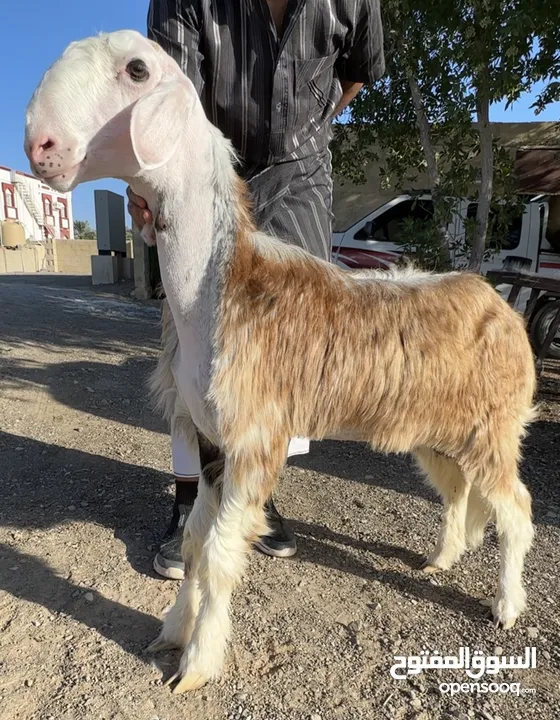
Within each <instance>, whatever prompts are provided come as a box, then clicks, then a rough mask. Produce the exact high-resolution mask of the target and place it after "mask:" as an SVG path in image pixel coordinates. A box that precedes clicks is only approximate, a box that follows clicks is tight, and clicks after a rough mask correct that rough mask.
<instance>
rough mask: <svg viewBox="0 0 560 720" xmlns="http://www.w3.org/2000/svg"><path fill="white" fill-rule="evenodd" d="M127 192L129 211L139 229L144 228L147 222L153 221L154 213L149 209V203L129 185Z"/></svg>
mask: <svg viewBox="0 0 560 720" xmlns="http://www.w3.org/2000/svg"><path fill="white" fill-rule="evenodd" d="M126 194H127V197H128V212H129V213H130V215H131V217H132V219H133V220H134V224H135V225H136V227H137V228H138V230H142V228H143V227H144V225H145V224H146V223H151V222H153V218H152V213H151V212H150V211H149V210H148V203H147V202H146V201H145V200H144V198H141V197H140V195H135V194H134V193H133V192H132V190H131V189H130V188H129V187H128V188H127V189H126Z"/></svg>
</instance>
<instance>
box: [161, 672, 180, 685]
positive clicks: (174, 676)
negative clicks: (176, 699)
mask: <svg viewBox="0 0 560 720" xmlns="http://www.w3.org/2000/svg"><path fill="white" fill-rule="evenodd" d="M180 675H181V671H180V670H177V672H176V673H173V675H172V676H171V677H170V678H167V680H166V681H165V682H164V683H163V687H169V686H170V685H171V683H172V682H175V680H177V678H178V677H180Z"/></svg>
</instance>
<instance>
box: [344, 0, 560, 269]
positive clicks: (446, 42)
mask: <svg viewBox="0 0 560 720" xmlns="http://www.w3.org/2000/svg"><path fill="white" fill-rule="evenodd" d="M556 2H557V0H543V2H542V3H541V4H540V5H539V6H538V7H536V5H535V3H533V2H530V0H414V1H413V0H385V2H384V3H383V12H384V28H385V45H386V58H387V73H386V75H385V77H384V78H383V79H382V80H380V81H379V82H378V83H376V84H375V85H373V86H370V87H367V88H364V90H363V91H362V92H361V93H360V95H359V96H358V98H356V100H355V102H354V104H353V106H352V108H351V112H350V120H351V122H350V123H349V124H347V125H337V126H336V127H335V143H334V145H333V160H334V164H335V170H336V171H337V173H338V174H339V175H341V176H343V177H347V178H349V179H351V180H353V181H354V182H359V181H360V180H362V179H363V178H364V168H365V165H366V164H367V162H368V161H369V160H371V159H373V158H375V159H376V160H378V161H380V164H381V177H382V182H383V184H384V185H385V186H390V187H394V188H395V189H404V188H405V186H406V185H407V184H410V183H412V182H413V181H415V180H417V179H418V177H419V176H420V175H421V174H422V175H425V177H426V179H427V183H428V186H429V189H430V191H431V192H432V195H433V198H434V218H433V221H432V225H435V227H436V228H437V232H436V233H434V232H433V229H431V230H428V231H427V232H426V233H425V236H426V238H429V242H431V243H434V242H435V243H436V245H437V246H439V251H438V252H437V253H431V254H430V253H428V255H429V256H430V257H431V262H432V264H433V265H434V266H437V267H442V266H446V265H449V264H450V262H451V260H452V256H453V258H454V259H455V260H456V258H457V255H462V256H463V257H464V258H466V257H467V256H468V266H469V268H470V269H473V270H477V271H478V270H479V269H480V265H481V262H482V260H483V257H484V254H485V252H488V248H487V245H488V244H487V238H488V237H490V235H492V237H493V239H494V240H495V239H496V234H497V232H498V231H500V230H501V229H502V228H506V227H507V222H505V221H504V218H506V217H507V216H508V215H511V214H512V213H514V212H518V210H519V199H518V198H516V197H515V193H514V188H513V184H512V178H513V172H512V169H513V168H512V160H511V158H510V157H509V156H508V153H506V152H505V150H504V149H503V148H502V147H500V146H499V145H498V143H497V141H496V139H495V138H494V137H493V133H492V127H491V125H490V121H489V114H490V106H491V104H492V103H494V102H498V101H503V100H505V101H506V102H508V103H511V102H514V101H515V100H516V99H518V98H519V96H520V95H521V93H523V92H524V91H527V90H530V89H531V87H532V86H533V85H534V84H535V83H536V82H539V81H540V82H542V81H544V82H545V90H544V92H543V93H542V94H541V95H540V97H539V98H538V99H537V102H536V109H537V110H539V109H542V108H543V107H545V106H546V104H548V103H549V102H551V101H552V100H554V99H555V97H556V96H557V95H558V94H560V88H559V87H558V83H555V82H554V77H555V75H558V74H559V73H560V56H559V53H558V48H559V47H560V30H559V25H558V23H556V24H555V22H554V19H555V18H556V17H557V12H556V13H555V12H553V5H554V4H555V3H556ZM473 120H474V121H475V123H474V124H473ZM372 148H376V150H375V151H374V150H372ZM474 186H477V187H478V190H477V191H476V193H475V194H474V195H473V196H472V199H473V200H474V201H476V202H477V203H478V205H477V217H476V222H474V223H472V224H470V225H469V226H468V233H467V238H466V242H463V241H461V242H462V246H457V243H456V241H455V240H454V239H453V238H450V237H448V235H447V230H446V229H447V226H448V221H449V219H450V217H451V213H452V210H453V204H454V198H459V197H464V196H468V195H469V191H470V190H471V188H472V187H474ZM416 230H417V229H416Z"/></svg>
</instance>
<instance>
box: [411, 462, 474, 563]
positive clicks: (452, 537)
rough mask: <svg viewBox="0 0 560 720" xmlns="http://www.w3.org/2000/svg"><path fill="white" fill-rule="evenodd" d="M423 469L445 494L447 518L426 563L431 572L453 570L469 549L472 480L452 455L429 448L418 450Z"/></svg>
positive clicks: (443, 496)
mask: <svg viewBox="0 0 560 720" xmlns="http://www.w3.org/2000/svg"><path fill="white" fill-rule="evenodd" d="M415 455H416V459H417V461H418V464H419V466H420V468H421V469H422V470H423V471H424V472H425V474H426V477H427V479H428V480H429V482H430V483H431V484H432V485H433V486H434V487H435V489H436V490H437V491H438V493H439V494H440V495H441V497H442V499H443V503H444V507H445V510H444V517H443V522H442V525H441V529H440V534H439V538H438V542H437V545H436V547H435V549H434V551H433V552H432V553H431V555H429V557H428V558H427V560H426V562H425V563H424V564H423V566H422V571H423V572H425V573H427V574H432V573H435V572H439V571H440V570H449V568H451V566H452V565H453V564H454V563H455V562H457V561H458V560H459V558H460V557H461V555H462V554H463V552H464V550H465V548H466V537H467V533H466V518H467V507H468V499H469V490H470V483H469V482H468V481H467V478H466V477H465V475H464V473H463V472H462V470H461V469H460V467H459V465H458V464H457V463H456V462H455V460H453V459H452V458H448V457H446V456H444V455H441V454H440V453H436V452H434V451H433V450H430V449H429V448H420V449H418V450H416V451H415Z"/></svg>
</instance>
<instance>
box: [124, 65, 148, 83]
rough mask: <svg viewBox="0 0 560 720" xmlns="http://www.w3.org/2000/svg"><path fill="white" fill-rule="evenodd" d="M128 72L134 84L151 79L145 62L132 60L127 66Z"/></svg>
mask: <svg viewBox="0 0 560 720" xmlns="http://www.w3.org/2000/svg"><path fill="white" fill-rule="evenodd" d="M126 72H127V73H128V74H129V75H130V77H131V79H132V80H134V82H143V81H144V80H147V79H148V78H149V77H150V73H149V72H148V68H147V67H146V63H145V62H144V61H143V60H131V61H130V62H129V63H128V65H127V66H126Z"/></svg>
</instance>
